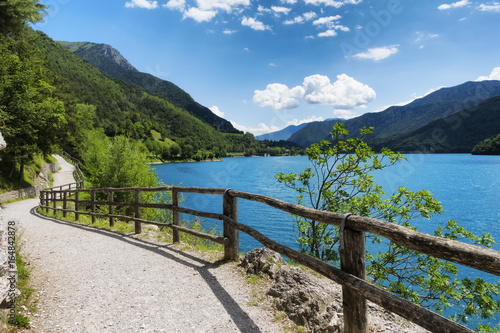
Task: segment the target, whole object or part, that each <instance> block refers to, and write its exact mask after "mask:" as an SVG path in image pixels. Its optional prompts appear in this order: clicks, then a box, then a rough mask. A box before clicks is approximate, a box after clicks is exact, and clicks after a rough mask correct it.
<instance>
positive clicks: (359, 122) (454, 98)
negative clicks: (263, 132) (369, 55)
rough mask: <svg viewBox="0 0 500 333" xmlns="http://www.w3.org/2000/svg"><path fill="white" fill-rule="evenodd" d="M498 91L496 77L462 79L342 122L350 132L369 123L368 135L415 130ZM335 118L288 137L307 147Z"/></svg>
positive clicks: (323, 136)
mask: <svg viewBox="0 0 500 333" xmlns="http://www.w3.org/2000/svg"><path fill="white" fill-rule="evenodd" d="M499 95H500V81H481V82H466V83H463V84H461V85H458V86H455V87H450V88H442V89H439V90H437V91H435V92H433V93H431V94H429V95H427V96H425V97H422V98H419V99H416V100H415V101H413V102H411V103H409V104H407V105H404V106H391V107H389V108H388V109H386V110H384V111H381V112H376V113H365V114H363V115H361V116H359V117H356V118H353V119H349V120H343V121H342V122H344V123H345V125H346V128H347V129H348V130H349V131H350V133H359V129H361V128H363V127H365V126H366V127H370V126H373V127H374V128H375V132H374V134H373V135H371V136H370V137H369V139H382V138H389V137H392V136H395V135H398V134H401V133H405V132H410V131H413V130H416V129H418V128H420V127H421V126H424V125H427V124H429V123H431V122H433V121H435V120H437V119H440V118H443V117H447V116H449V115H451V114H453V113H455V112H458V111H461V110H464V109H467V108H470V107H474V106H476V105H478V104H480V103H482V102H484V101H486V100H488V99H490V98H492V97H495V96H499ZM338 121H339V120H327V121H324V122H315V123H310V124H308V125H307V126H306V127H305V128H303V129H302V130H300V131H298V132H297V133H295V134H293V135H292V136H291V137H290V139H289V141H292V142H295V143H297V144H299V145H301V146H302V147H308V146H309V145H311V144H312V143H315V142H319V141H321V140H325V139H328V138H329V133H330V131H331V129H332V127H333V125H334V124H335V123H336V122H338ZM463 134H464V135H466V133H463ZM389 148H391V149H396V148H395V147H389Z"/></svg>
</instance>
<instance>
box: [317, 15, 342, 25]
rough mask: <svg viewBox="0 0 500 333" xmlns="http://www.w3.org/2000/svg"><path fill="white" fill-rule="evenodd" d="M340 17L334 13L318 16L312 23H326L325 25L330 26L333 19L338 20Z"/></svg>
mask: <svg viewBox="0 0 500 333" xmlns="http://www.w3.org/2000/svg"><path fill="white" fill-rule="evenodd" d="M341 18H342V16H340V15H335V16H328V17H320V18H319V19H317V20H315V21H314V22H313V25H326V26H327V27H330V26H332V25H334V24H335V23H334V22H335V21H338V20H340V19H341Z"/></svg>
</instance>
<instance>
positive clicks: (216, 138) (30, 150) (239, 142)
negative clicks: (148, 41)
mask: <svg viewBox="0 0 500 333" xmlns="http://www.w3.org/2000/svg"><path fill="white" fill-rule="evenodd" d="M29 4H30V5H29V6H28V5H26V6H24V5H20V4H19V3H17V2H8V3H7V5H6V6H0V28H1V29H0V132H1V133H2V134H3V136H4V138H5V141H6V142H7V148H6V149H5V150H3V151H2V162H1V164H0V169H1V170H0V171H1V176H2V177H8V178H13V177H14V178H16V179H18V180H19V182H21V181H22V180H23V179H24V168H25V165H28V164H30V163H33V161H34V160H35V159H36V158H37V156H48V155H50V154H51V153H54V152H58V151H60V150H61V148H63V149H64V150H66V151H68V152H70V153H72V154H73V155H75V156H78V155H79V154H80V153H81V152H82V149H84V148H85V147H87V146H88V144H87V142H86V141H88V140H93V139H94V138H96V137H98V136H99V135H98V134H99V133H97V132H100V131H102V132H103V133H105V134H106V135H107V136H108V137H117V136H123V137H126V138H128V140H131V142H133V144H138V145H139V146H140V148H141V149H142V150H143V151H144V153H146V154H148V155H149V156H150V157H152V158H153V159H156V160H172V159H173V160H178V159H194V160H203V159H207V158H214V157H221V156H226V155H227V154H229V153H239V154H247V155H248V154H250V155H251V154H262V155H263V154H268V153H274V152H276V151H277V149H276V148H275V147H268V146H266V144H265V143H261V142H259V141H257V140H256V139H255V138H254V137H253V135H252V134H250V133H246V134H243V133H241V132H239V131H235V130H234V128H232V127H231V128H226V131H224V130H223V131H219V130H217V128H219V127H220V126H216V124H207V123H206V122H204V121H202V120H200V119H199V118H197V117H195V116H194V115H193V114H191V113H190V112H188V111H186V110H185V109H183V108H182V107H180V106H179V103H175V102H172V101H171V100H169V99H168V98H167V97H165V96H162V95H161V94H157V95H155V94H152V93H151V92H150V91H148V89H146V88H144V87H141V86H138V85H136V84H132V83H127V82H125V81H122V80H120V79H117V78H114V77H112V76H110V75H108V74H105V73H104V72H102V71H101V70H99V69H97V68H96V67H94V66H93V65H91V64H90V63H89V62H88V61H85V60H83V59H81V58H80V57H78V56H76V55H75V54H73V53H72V52H70V51H69V50H68V49H67V48H65V47H64V46H62V45H61V44H59V43H57V42H55V41H53V40H52V39H51V38H50V37H49V36H47V35H45V34H43V33H41V32H37V31H34V30H33V29H32V28H30V27H29V26H28V24H27V22H37V21H39V20H41V19H42V17H43V12H44V8H45V6H43V5H41V4H39V2H38V1H34V2H30V3H29ZM106 51H107V52H110V57H111V59H113V60H114V62H115V63H116V64H117V66H120V67H122V68H124V69H126V70H127V71H130V72H137V71H135V69H134V68H133V66H132V65H130V64H129V63H128V62H127V61H126V59H124V58H123V57H121V55H120V54H119V52H114V51H113V50H111V49H110V50H106ZM118 64H119V65H118ZM165 84H166V83H165ZM177 89H178V88H177ZM174 90H175V89H174ZM178 91H181V90H180V89H178ZM181 92H182V93H183V94H184V97H183V98H185V100H186V101H187V100H188V99H189V98H190V96H189V95H188V94H187V93H185V92H183V91H181ZM186 96H188V97H189V98H188V97H186ZM193 102H194V101H193ZM210 113H211V112H210ZM214 116H215V115H214ZM224 121H225V120H224ZM290 151H291V150H287V149H283V150H280V152H281V153H284V154H286V153H288V152H290Z"/></svg>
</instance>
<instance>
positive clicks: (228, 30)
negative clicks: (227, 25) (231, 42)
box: [222, 29, 238, 35]
mask: <svg viewBox="0 0 500 333" xmlns="http://www.w3.org/2000/svg"><path fill="white" fill-rule="evenodd" d="M237 32H238V30H230V29H225V30H224V31H223V32H222V33H223V34H224V35H232V34H234V33H237Z"/></svg>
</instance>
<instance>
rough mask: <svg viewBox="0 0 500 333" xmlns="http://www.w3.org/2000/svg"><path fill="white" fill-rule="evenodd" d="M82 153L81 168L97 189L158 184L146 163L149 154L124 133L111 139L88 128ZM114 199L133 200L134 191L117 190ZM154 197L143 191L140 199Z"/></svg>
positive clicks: (144, 200)
mask: <svg viewBox="0 0 500 333" xmlns="http://www.w3.org/2000/svg"><path fill="white" fill-rule="evenodd" d="M80 155H81V156H82V165H81V167H82V171H83V172H85V173H86V180H87V181H88V182H90V183H91V184H92V186H93V187H94V188H106V187H113V188H120V187H155V186H158V185H159V181H158V178H157V177H156V174H155V173H154V171H153V170H152V169H151V168H150V167H149V165H148V164H147V163H146V162H147V159H146V154H145V153H144V152H143V151H142V150H141V149H140V147H139V146H138V145H137V144H136V143H134V142H132V141H131V140H130V139H128V138H126V137H124V136H117V137H114V138H108V137H106V135H105V134H104V133H103V132H102V131H97V130H96V131H89V132H88V133H87V138H86V139H85V141H84V144H83V145H82V147H81V151H80ZM101 195H103V194H102V193H101ZM115 198H116V201H118V202H132V201H133V200H134V199H133V194H132V193H116V196H115ZM151 200H152V194H150V193H149V192H141V202H151ZM129 213H130V212H129Z"/></svg>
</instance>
